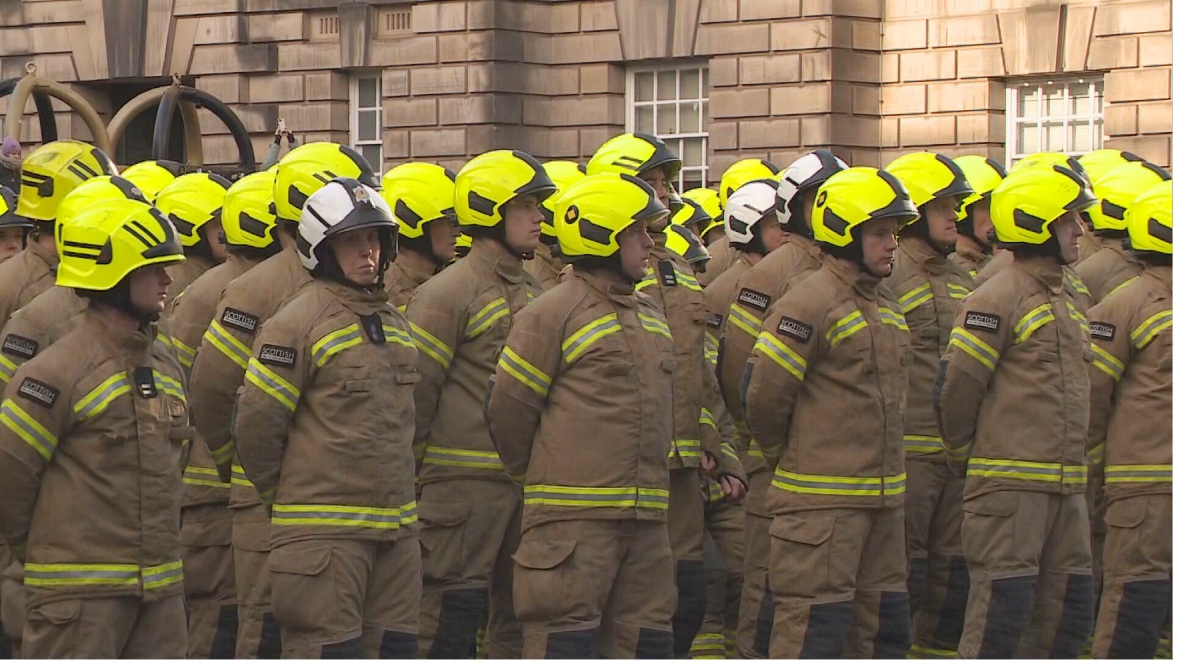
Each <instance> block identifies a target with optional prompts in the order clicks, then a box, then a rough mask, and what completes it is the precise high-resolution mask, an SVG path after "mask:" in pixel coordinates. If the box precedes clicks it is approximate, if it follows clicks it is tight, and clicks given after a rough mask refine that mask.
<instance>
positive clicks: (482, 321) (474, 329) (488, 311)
mask: <svg viewBox="0 0 1180 666" xmlns="http://www.w3.org/2000/svg"><path fill="white" fill-rule="evenodd" d="M511 313H512V310H511V309H509V307H508V301H505V300H504V299H503V298H497V299H496V300H494V301H492V302H491V303H488V304H487V305H485V306H483V308H481V309H480V311H479V312H476V313H475V314H474V315H472V316H471V318H469V319H468V320H467V330H466V331H465V332H464V337H465V338H466V339H468V340H470V339H471V338H476V337H479V336H480V335H483V334H484V333H486V332H487V331H488V329H490V328H491V327H492V326H494V325H495V324H496V322H498V321H500V320H501V319H503V318H504V317H507V316H508V315H509V314H511Z"/></svg>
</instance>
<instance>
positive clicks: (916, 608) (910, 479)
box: [905, 458, 971, 659]
mask: <svg viewBox="0 0 1180 666" xmlns="http://www.w3.org/2000/svg"><path fill="white" fill-rule="evenodd" d="M905 518H906V526H905V532H906V549H907V551H908V553H909V562H910V569H909V592H910V611H911V612H912V613H913V618H914V623H913V624H914V629H913V632H914V640H913V646H912V647H911V648H910V656H911V657H914V658H926V659H931V658H936V659H954V658H955V654H956V651H957V650H958V647H959V636H961V635H962V633H963V618H964V615H965V614H966V612H967V591H968V590H969V589H970V587H971V580H970V576H969V575H968V573H967V560H966V559H965V558H964V557H963V539H962V527H963V479H961V478H960V477H959V476H958V475H957V474H955V473H954V472H953V471H951V469H950V467H948V466H947V464H946V462H945V461H943V460H927V459H919V458H910V459H908V460H906V488H905Z"/></svg>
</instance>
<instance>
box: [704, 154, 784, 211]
mask: <svg viewBox="0 0 1180 666" xmlns="http://www.w3.org/2000/svg"><path fill="white" fill-rule="evenodd" d="M777 172H778V167H776V166H775V165H773V164H771V163H770V162H767V161H766V160H759V159H753V158H751V159H745V160H738V161H736V162H734V163H733V164H731V165H730V166H729V168H728V169H726V170H725V173H722V174H721V187H720V189H719V192H718V196H719V197H720V199H721V200H720V204H721V207H722V208H725V204H726V203H728V202H729V197H730V196H732V195H733V193H734V192H736V191H737V189H738V188H739V187H741V186H742V185H745V184H746V183H748V182H750V181H752V180H762V179H765V178H770V179H774V178H775V174H776V173H777Z"/></svg>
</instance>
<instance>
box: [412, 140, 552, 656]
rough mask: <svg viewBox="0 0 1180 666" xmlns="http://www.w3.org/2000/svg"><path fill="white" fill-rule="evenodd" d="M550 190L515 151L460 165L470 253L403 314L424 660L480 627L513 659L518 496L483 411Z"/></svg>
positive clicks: (460, 210) (528, 291)
mask: <svg viewBox="0 0 1180 666" xmlns="http://www.w3.org/2000/svg"><path fill="white" fill-rule="evenodd" d="M555 189H556V188H555V186H554V184H553V181H552V180H550V179H549V177H548V176H547V175H545V170H544V168H543V167H542V166H541V164H540V163H539V162H537V160H535V159H534V158H533V157H532V156H530V155H527V154H525V153H522V152H519V151H511V150H495V151H491V152H488V153H484V154H482V155H479V156H477V157H475V158H474V159H472V160H471V161H469V162H468V163H467V164H466V165H464V167H463V168H462V169H461V170H460V171H459V174H458V176H457V177H456V179H455V212H456V213H457V215H458V218H459V225H460V228H461V229H462V230H463V231H464V232H465V233H467V234H469V235H470V236H471V239H472V242H471V252H470V253H469V254H468V255H467V256H466V257H464V258H463V260H462V261H459V262H456V263H454V264H452V265H451V266H449V267H447V268H446V269H444V270H443V271H442V272H441V273H439V274H438V275H437V276H435V277H434V278H432V279H431V280H430V281H428V282H426V283H425V284H424V285H422V286H421V287H419V288H418V291H417V292H415V293H414V296H413V297H412V298H411V299H410V304H409V307H408V308H407V309H406V314H407V316H408V317H409V320H410V324H411V329H412V331H413V336H414V343H415V344H416V345H417V346H418V354H419V355H418V368H419V371H420V372H421V375H422V380H421V381H420V382H419V383H418V386H417V387H416V388H415V391H414V402H415V408H416V410H417V415H416V419H417V429H416V431H415V434H414V446H415V457H416V460H417V461H418V464H419V473H418V482H419V484H420V486H421V497H420V500H419V515H420V517H421V520H422V523H423V524H422V544H423V551H424V552H423V559H422V572H423V596H422V607H421V614H420V616H419V653H420V655H421V656H422V657H426V658H432V659H434V658H472V657H474V656H475V652H476V635H477V633H478V632H479V631H480V630H481V629H483V628H484V627H485V626H486V635H485V639H484V648H485V649H486V651H487V656H488V657H490V658H493V659H507V658H513V657H519V656H520V650H521V637H520V625H519V624H518V623H517V621H516V618H515V616H514V613H513V609H512V560H511V557H512V553H513V552H515V550H516V547H517V545H518V544H519V543H520V510H521V492H520V488H519V487H518V486H517V485H516V484H514V483H513V482H512V479H511V478H510V477H509V475H508V472H507V471H506V470H505V468H504V466H503V463H502V462H501V461H500V458H499V456H498V455H497V454H496V450H495V448H494V447H493V446H492V441H491V439H490V437H489V436H488V430H487V426H486V425H485V424H484V420H483V413H482V409H483V402H484V398H485V396H486V395H487V385H488V379H489V378H490V377H491V376H492V373H494V372H495V369H496V354H497V353H498V352H499V349H500V346H501V345H503V344H504V339H505V338H506V337H507V335H508V328H509V322H510V321H511V320H512V317H513V316H514V315H515V314H516V313H517V312H520V311H521V310H522V309H524V307H525V305H526V304H528V303H529V302H530V301H532V299H533V298H535V297H536V296H537V295H539V294H540V293H541V286H540V284H539V283H538V282H537V281H536V279H534V278H533V276H532V275H530V274H529V273H528V272H527V271H525V270H524V259H525V258H526V257H527V256H529V255H531V254H532V252H533V251H534V250H535V249H536V247H537V243H538V242H540V225H541V222H542V220H543V219H544V216H543V215H542V213H541V208H540V205H541V203H542V202H543V201H545V199H546V198H547V197H549V195H550V194H552V193H553V191H554V190H555ZM485 618H486V622H485Z"/></svg>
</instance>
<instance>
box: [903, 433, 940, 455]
mask: <svg viewBox="0 0 1180 666" xmlns="http://www.w3.org/2000/svg"><path fill="white" fill-rule="evenodd" d="M905 452H906V453H941V452H942V438H941V437H938V436H937V435H906V436H905Z"/></svg>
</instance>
